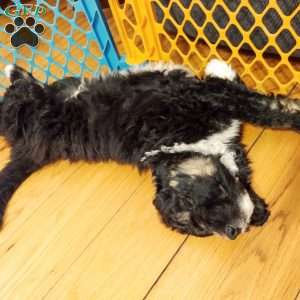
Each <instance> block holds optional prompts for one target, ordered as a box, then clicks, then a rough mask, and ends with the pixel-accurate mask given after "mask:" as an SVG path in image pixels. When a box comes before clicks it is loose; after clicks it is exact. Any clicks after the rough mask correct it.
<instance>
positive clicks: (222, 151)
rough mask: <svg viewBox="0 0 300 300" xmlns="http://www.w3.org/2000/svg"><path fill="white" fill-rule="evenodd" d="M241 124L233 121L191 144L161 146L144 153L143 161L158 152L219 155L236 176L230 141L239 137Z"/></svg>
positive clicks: (233, 154)
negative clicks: (224, 127)
mask: <svg viewBox="0 0 300 300" xmlns="http://www.w3.org/2000/svg"><path fill="white" fill-rule="evenodd" d="M240 127H241V122H240V121H238V120H233V121H232V123H231V125H230V126H229V127H228V128H226V129H224V130H223V131H220V132H217V133H214V134H212V135H211V136H209V137H207V138H206V139H203V140H200V141H198V142H196V143H193V144H185V143H181V144H178V143H175V144H174V145H173V146H170V147H169V146H161V148H160V149H159V150H153V151H149V152H146V153H145V155H144V157H143V159H142V160H145V159H146V158H147V157H149V156H154V155H156V154H158V153H159V152H163V153H180V152H197V153H201V154H203V155H220V156H221V163H222V164H224V166H225V167H226V168H227V169H228V170H229V171H230V172H231V173H232V174H236V173H237V171H238V167H237V165H236V163H235V153H234V152H232V151H231V150H230V147H229V146H230V144H231V142H232V139H233V138H235V137H236V136H238V135H239V132H240Z"/></svg>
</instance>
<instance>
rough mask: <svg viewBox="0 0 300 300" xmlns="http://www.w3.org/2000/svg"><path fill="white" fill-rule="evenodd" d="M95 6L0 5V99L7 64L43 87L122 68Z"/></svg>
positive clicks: (80, 2) (58, 0)
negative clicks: (17, 65)
mask: <svg viewBox="0 0 300 300" xmlns="http://www.w3.org/2000/svg"><path fill="white" fill-rule="evenodd" d="M99 1H100V0H36V1H34V3H33V4H28V1H26V2H24V3H23V1H15V0H14V1H12V0H9V1H6V0H4V1H2V0H1V2H2V3H1V4H0V76H1V77H0V78H1V80H0V96H1V95H3V92H4V90H5V88H6V87H7V86H8V84H9V82H8V80H7V79H6V78H5V74H4V67H5V65H7V64H11V63H17V64H19V65H20V66H22V67H23V68H25V69H26V70H28V71H30V72H32V73H33V75H34V76H35V77H36V78H38V79H39V80H41V81H43V82H51V81H54V80H56V79H59V78H62V77H64V76H67V75H69V76H70V75H71V76H87V77H91V76H97V75H98V74H99V73H100V72H101V71H108V70H119V69H123V68H126V67H127V65H126V63H125V61H124V59H123V57H121V56H120V55H119V54H118V51H117V49H116V46H115V44H114V41H113V38H112V36H111V33H110V31H109V28H108V25H107V23H106V20H105V16H104V15H103V12H102V9H101V7H100V3H99ZM31 3H32V2H31ZM37 41H38V44H37V45H34V44H36V42H37ZM12 44H14V46H13V45H12Z"/></svg>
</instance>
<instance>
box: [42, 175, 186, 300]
mask: <svg viewBox="0 0 300 300" xmlns="http://www.w3.org/2000/svg"><path fill="white" fill-rule="evenodd" d="M153 193H154V189H153V185H152V182H151V178H150V175H149V176H148V177H147V180H146V181H145V182H144V183H143V185H142V186H141V187H140V188H139V189H138V191H137V192H136V193H135V194H134V195H133V196H132V198H131V199H130V201H128V202H127V203H126V205H125V206H124V207H123V208H122V210H120V211H119V213H118V215H117V216H115V217H114V219H113V220H112V222H111V223H110V224H109V225H108V226H107V227H106V228H105V229H104V230H103V232H101V234H99V236H97V238H96V239H95V241H94V242H93V243H92V244H91V245H90V246H89V247H88V248H87V249H86V251H85V252H84V253H83V255H82V256H81V257H80V258H79V259H78V260H77V261H76V262H75V263H74V264H73V266H72V267H71V268H70V270H68V272H66V274H65V276H64V277H63V278H62V279H61V280H60V281H59V283H58V284H57V286H55V287H54V288H53V289H52V290H51V291H50V292H49V294H48V295H47V297H46V299H142V297H143V295H144V294H145V291H147V289H148V287H149V286H150V285H151V284H152V282H153V278H156V277H157V276H158V275H159V273H160V272H161V269H162V267H163V266H165V265H166V264H167V263H168V261H169V259H170V256H172V254H173V253H174V252H175V251H176V249H177V248H178V245H180V243H182V241H183V240H184V239H185V236H184V235H180V234H178V233H176V232H172V231H170V230H169V229H167V228H166V227H165V226H163V225H162V224H160V221H159V218H158V216H157V213H156V211H155V210H154V208H153V205H152V201H151V200H152V198H153Z"/></svg>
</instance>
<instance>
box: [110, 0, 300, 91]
mask: <svg viewBox="0 0 300 300" xmlns="http://www.w3.org/2000/svg"><path fill="white" fill-rule="evenodd" d="M109 2H110V6H111V9H112V13H113V16H114V19H115V22H116V23H117V27H118V31H119V33H120V35H121V38H122V41H123V43H124V48H125V51H126V56H127V61H128V62H129V63H141V62H143V61H144V60H148V59H150V60H158V59H162V60H173V61H174V62H176V63H183V64H186V65H188V66H189V67H190V68H191V69H192V70H194V72H195V73H196V74H198V75H199V76H201V72H202V70H203V67H204V66H205V64H206V63H207V61H208V60H210V59H211V58H213V57H219V58H222V59H223V60H226V61H227V62H229V63H230V64H232V66H233V67H234V68H235V69H236V70H237V71H238V72H239V74H240V75H241V77H242V78H243V79H245V81H246V82H247V83H248V85H250V86H251V87H253V88H256V89H258V90H261V91H272V92H277V93H278V92H280V93H286V92H287V91H289V90H290V88H291V87H292V86H293V85H294V84H295V83H296V82H297V79H298V78H299V76H300V7H299V3H300V1H299V0H294V1H285V0H277V1H275V0H273V1H272V0H250V1H242V0H230V1H229V0H225V1H220V0H202V1H199V0H172V1H170V0H152V1H138V0H125V1H118V0H110V1H109Z"/></svg>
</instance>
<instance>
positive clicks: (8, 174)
mask: <svg viewBox="0 0 300 300" xmlns="http://www.w3.org/2000/svg"><path fill="white" fill-rule="evenodd" d="M39 167H40V166H38V165H37V164H36V163H35V162H34V161H33V160H32V159H30V158H27V157H13V158H12V160H11V161H9V162H8V163H7V165H6V166H5V167H4V169H3V170H2V171H1V172H0V226H1V225H2V223H3V218H4V213H5V210H6V207H7V205H8V203H9V200H10V199H11V197H12V195H13V194H14V192H15V191H16V189H17V188H18V187H19V186H20V185H21V184H22V182H23V181H25V180H26V178H28V177H29V176H30V175H31V174H32V173H33V172H34V171H36V170H37V169H39Z"/></svg>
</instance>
